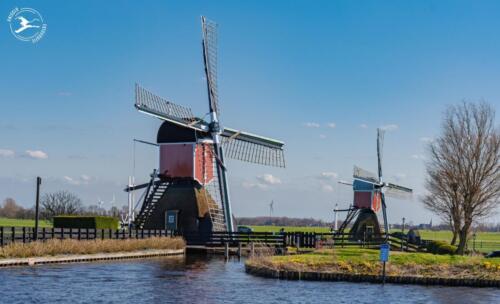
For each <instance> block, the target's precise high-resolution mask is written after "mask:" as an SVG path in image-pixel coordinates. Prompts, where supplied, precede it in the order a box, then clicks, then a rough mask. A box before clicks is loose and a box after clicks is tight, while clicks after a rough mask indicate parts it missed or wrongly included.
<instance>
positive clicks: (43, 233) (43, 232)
mask: <svg viewBox="0 0 500 304" xmlns="http://www.w3.org/2000/svg"><path fill="white" fill-rule="evenodd" d="M42 240H44V241H45V227H43V228H42Z"/></svg>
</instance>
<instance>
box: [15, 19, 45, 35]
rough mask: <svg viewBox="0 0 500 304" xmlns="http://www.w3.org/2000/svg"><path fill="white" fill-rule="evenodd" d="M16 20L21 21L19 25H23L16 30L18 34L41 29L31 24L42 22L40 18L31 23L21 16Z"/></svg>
mask: <svg viewBox="0 0 500 304" xmlns="http://www.w3.org/2000/svg"><path fill="white" fill-rule="evenodd" d="M16 19H17V20H19V24H20V25H21V27H20V28H18V29H17V30H15V32H16V34H19V33H20V32H23V31H25V30H27V29H29V28H39V27H40V26H39V25H33V24H31V23H32V22H35V21H40V19H38V18H35V19H33V20H31V21H29V20H27V19H26V18H24V17H23V16H20V17H17V18H16Z"/></svg>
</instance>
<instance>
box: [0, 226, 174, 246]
mask: <svg viewBox="0 0 500 304" xmlns="http://www.w3.org/2000/svg"><path fill="white" fill-rule="evenodd" d="M172 235H174V233H173V231H167V230H159V229H157V230H146V229H130V230H125V229H117V230H114V229H85V228H39V229H38V233H36V237H35V228H32V227H0V247H2V246H5V245H7V244H10V243H15V242H16V243H29V242H32V241H35V240H39V241H45V240H50V239H59V240H62V239H75V240H96V239H102V240H104V239H114V240H117V239H118V240H124V239H144V238H149V237H155V236H158V237H160V236H172Z"/></svg>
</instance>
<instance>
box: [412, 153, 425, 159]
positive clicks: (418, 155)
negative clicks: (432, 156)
mask: <svg viewBox="0 0 500 304" xmlns="http://www.w3.org/2000/svg"><path fill="white" fill-rule="evenodd" d="M411 158H413V159H425V156H423V155H422V154H413V155H412V156H411Z"/></svg>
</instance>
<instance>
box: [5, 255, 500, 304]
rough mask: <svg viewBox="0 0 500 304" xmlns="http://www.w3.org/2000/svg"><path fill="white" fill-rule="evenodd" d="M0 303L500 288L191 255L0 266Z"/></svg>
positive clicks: (493, 298) (430, 299)
mask: <svg viewBox="0 0 500 304" xmlns="http://www.w3.org/2000/svg"><path fill="white" fill-rule="evenodd" d="M0 282H1V283H0V303H9V304H14V303H119V302H121V303H327V302H329V303H384V304H386V303H402V302H404V303H500V289H492V288H463V287H425V286H417V285H391V284H387V285H385V286H384V287H382V286H381V285H377V284H368V283H367V284H363V283H356V284H355V283H344V282H306V281H280V280H274V279H265V278H258V277H254V276H250V275H247V274H246V273H245V272H244V265H243V263H242V262H237V261H231V262H227V263H225V262H224V260H223V259H221V258H220V257H200V256H188V257H186V258H184V257H177V258H155V259H144V260H128V261H119V262H102V263H89V264H66V265H44V266H37V267H18V268H6V269H0Z"/></svg>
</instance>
